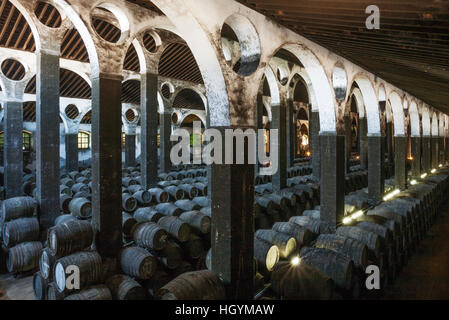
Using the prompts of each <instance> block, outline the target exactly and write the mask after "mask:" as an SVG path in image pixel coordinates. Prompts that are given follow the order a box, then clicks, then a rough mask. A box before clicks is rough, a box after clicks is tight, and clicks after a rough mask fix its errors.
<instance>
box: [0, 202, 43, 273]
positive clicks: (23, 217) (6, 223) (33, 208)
mask: <svg viewBox="0 0 449 320" xmlns="http://www.w3.org/2000/svg"><path fill="white" fill-rule="evenodd" d="M36 214H37V203H36V201H35V200H34V199H33V198H30V197H16V198H11V199H8V200H4V201H3V202H2V203H1V212H0V229H1V232H0V234H1V238H2V249H1V254H0V255H1V256H2V259H1V263H2V269H6V270H7V271H8V272H13V273H16V274H23V273H28V272H31V271H33V270H34V269H36V268H37V266H38V260H39V252H40V251H41V249H42V243H41V242H40V241H39V240H40V228H39V220H38V219H37V216H36ZM5 267H6V268H5Z"/></svg>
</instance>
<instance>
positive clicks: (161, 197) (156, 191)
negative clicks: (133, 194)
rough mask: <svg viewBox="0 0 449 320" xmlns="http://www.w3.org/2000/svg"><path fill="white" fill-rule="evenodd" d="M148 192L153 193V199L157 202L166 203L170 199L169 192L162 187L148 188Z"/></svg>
mask: <svg viewBox="0 0 449 320" xmlns="http://www.w3.org/2000/svg"><path fill="white" fill-rule="evenodd" d="M148 192H150V193H151V196H152V198H153V201H156V202H157V203H166V202H168V200H169V196H168V193H167V192H166V191H165V190H162V189H160V188H152V189H150V190H148Z"/></svg>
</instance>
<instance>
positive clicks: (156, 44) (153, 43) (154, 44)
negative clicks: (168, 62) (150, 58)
mask: <svg viewBox="0 0 449 320" xmlns="http://www.w3.org/2000/svg"><path fill="white" fill-rule="evenodd" d="M161 44H162V41H161V38H160V37H159V35H158V34H157V33H156V32H154V31H148V32H147V33H145V35H144V36H143V45H144V46H145V49H147V51H148V52H150V53H156V52H158V51H159V48H160V47H161Z"/></svg>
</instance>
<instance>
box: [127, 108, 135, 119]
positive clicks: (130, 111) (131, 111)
mask: <svg viewBox="0 0 449 320" xmlns="http://www.w3.org/2000/svg"><path fill="white" fill-rule="evenodd" d="M136 119H137V112H136V110H134V109H128V111H126V120H128V121H129V122H134V121H136Z"/></svg>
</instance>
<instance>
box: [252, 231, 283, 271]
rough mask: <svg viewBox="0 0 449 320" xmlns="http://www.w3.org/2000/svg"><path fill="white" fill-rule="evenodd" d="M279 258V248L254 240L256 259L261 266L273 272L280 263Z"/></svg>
mask: <svg viewBox="0 0 449 320" xmlns="http://www.w3.org/2000/svg"><path fill="white" fill-rule="evenodd" d="M279 256H280V253H279V248H278V247H277V246H275V245H272V244H271V243H269V242H266V241H264V240H260V239H258V238H255V239H254V257H255V258H256V260H257V262H258V265H259V266H261V267H262V268H264V269H266V270H268V271H271V270H273V267H274V266H275V265H276V263H278V261H279Z"/></svg>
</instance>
